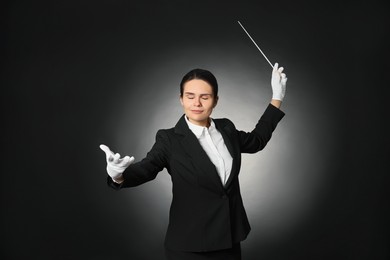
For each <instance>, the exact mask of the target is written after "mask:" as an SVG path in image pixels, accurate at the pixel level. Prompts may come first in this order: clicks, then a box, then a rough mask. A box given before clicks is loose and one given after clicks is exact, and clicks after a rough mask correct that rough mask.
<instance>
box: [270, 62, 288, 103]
mask: <svg viewBox="0 0 390 260" xmlns="http://www.w3.org/2000/svg"><path fill="white" fill-rule="evenodd" d="M278 66H279V64H278V63H275V65H274V68H273V70H272V78H271V86H272V99H276V100H280V101H283V98H284V95H285V94H286V82H287V76H286V74H284V73H282V72H283V69H284V68H283V67H280V68H278Z"/></svg>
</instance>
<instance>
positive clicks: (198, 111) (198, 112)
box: [191, 110, 203, 114]
mask: <svg viewBox="0 0 390 260" xmlns="http://www.w3.org/2000/svg"><path fill="white" fill-rule="evenodd" d="M191 112H192V113H194V114H201V113H202V112H203V110H191Z"/></svg>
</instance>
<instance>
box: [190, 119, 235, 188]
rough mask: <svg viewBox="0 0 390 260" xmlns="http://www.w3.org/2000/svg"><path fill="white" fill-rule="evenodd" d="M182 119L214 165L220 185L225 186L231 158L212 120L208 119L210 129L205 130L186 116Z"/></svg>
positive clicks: (205, 128) (231, 161)
mask: <svg viewBox="0 0 390 260" xmlns="http://www.w3.org/2000/svg"><path fill="white" fill-rule="evenodd" d="M184 118H185V119H186V122H187V124H188V127H189V128H190V130H191V131H192V132H193V133H194V134H195V136H196V137H197V138H198V140H199V143H200V145H201V146H202V148H203V150H204V151H205V152H206V154H207V155H208V156H209V158H210V160H211V162H212V163H213V164H214V165H215V168H216V169H217V172H218V174H219V177H220V178H221V182H222V184H223V185H225V184H226V182H227V180H228V179H229V176H230V172H231V170H232V164H233V158H232V156H231V155H230V153H229V151H228V149H227V147H226V145H225V142H224V140H223V137H222V135H221V133H220V132H219V131H218V130H217V128H216V127H215V124H214V122H213V120H212V119H210V121H211V122H210V127H209V128H207V127H203V126H199V125H195V124H193V123H191V122H190V121H189V120H188V118H187V117H186V116H185V117H184Z"/></svg>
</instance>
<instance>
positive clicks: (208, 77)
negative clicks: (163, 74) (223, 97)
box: [180, 69, 218, 98]
mask: <svg viewBox="0 0 390 260" xmlns="http://www.w3.org/2000/svg"><path fill="white" fill-rule="evenodd" d="M193 79H201V80H204V81H206V82H207V83H209V84H210V86H211V88H212V90H213V95H214V97H215V98H218V83H217V79H216V78H215V76H214V75H213V73H211V72H210V71H208V70H204V69H193V70H191V71H190V72H188V73H187V74H186V75H184V77H183V79H182V80H181V82H180V96H181V97H182V96H183V91H184V84H185V83H186V82H188V81H190V80H193Z"/></svg>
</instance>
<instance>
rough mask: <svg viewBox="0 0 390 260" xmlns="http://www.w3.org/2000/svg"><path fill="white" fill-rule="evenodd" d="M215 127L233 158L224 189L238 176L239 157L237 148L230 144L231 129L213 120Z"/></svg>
mask: <svg viewBox="0 0 390 260" xmlns="http://www.w3.org/2000/svg"><path fill="white" fill-rule="evenodd" d="M214 123H215V126H216V128H217V129H218V131H219V132H220V133H221V135H222V138H223V141H224V142H225V145H226V147H227V149H228V151H229V152H230V155H231V156H232V158H233V163H232V170H231V172H230V175H229V179H228V180H227V182H226V184H225V188H227V187H229V185H230V183H231V182H232V181H233V179H234V177H235V176H236V175H237V174H238V171H237V160H238V158H239V156H240V154H239V148H238V147H237V145H235V143H233V142H232V140H234V138H233V136H232V133H231V129H229V128H228V126H227V125H226V124H224V123H223V122H222V121H220V120H218V119H216V120H214Z"/></svg>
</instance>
